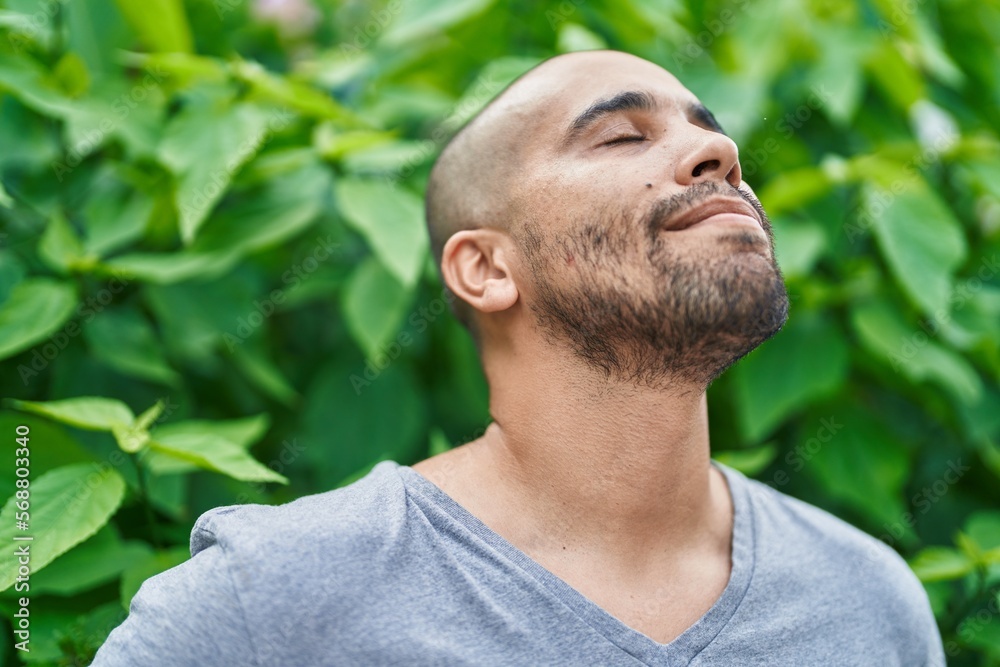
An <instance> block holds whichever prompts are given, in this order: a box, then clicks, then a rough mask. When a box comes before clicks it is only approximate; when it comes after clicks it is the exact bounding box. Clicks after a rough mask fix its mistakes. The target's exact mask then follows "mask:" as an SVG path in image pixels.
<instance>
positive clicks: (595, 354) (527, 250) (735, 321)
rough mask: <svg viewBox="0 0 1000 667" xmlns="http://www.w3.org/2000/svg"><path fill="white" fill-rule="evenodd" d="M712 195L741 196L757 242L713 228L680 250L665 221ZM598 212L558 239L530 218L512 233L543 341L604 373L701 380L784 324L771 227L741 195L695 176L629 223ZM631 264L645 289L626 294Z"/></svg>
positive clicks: (634, 379)
mask: <svg viewBox="0 0 1000 667" xmlns="http://www.w3.org/2000/svg"><path fill="white" fill-rule="evenodd" d="M720 194H721V195H724V196H740V197H742V198H743V199H745V200H746V201H748V202H750V203H751V205H753V206H754V208H755V209H756V210H757V212H758V214H759V215H760V217H761V219H762V220H763V226H764V230H765V232H766V239H765V237H764V236H762V235H760V234H758V233H753V232H751V231H745V232H744V231H739V230H736V229H733V230H731V231H729V230H727V231H726V232H724V233H720V234H717V235H715V238H716V239H717V240H718V246H717V247H714V248H713V249H714V252H708V253H706V252H700V253H698V255H697V256H691V255H690V254H689V255H687V256H684V255H683V254H682V253H680V252H679V251H678V248H676V247H674V246H673V245H672V244H671V238H669V237H670V235H671V234H672V232H664V231H663V226H664V223H665V222H666V221H667V220H668V219H670V218H671V217H672V216H674V215H675V214H676V213H678V212H680V211H683V210H686V209H687V208H689V207H690V206H692V205H694V204H696V203H697V202H698V201H699V200H701V199H703V198H706V197H710V196H715V195H720ZM599 218H600V220H599V222H596V223H595V222H588V223H585V224H582V225H580V226H578V227H575V228H573V230H572V231H571V232H570V233H569V234H568V235H565V236H562V237H560V238H557V239H545V238H542V237H541V236H540V235H539V234H538V233H537V229H536V228H535V227H534V226H533V225H531V224H529V225H525V226H523V227H522V228H521V230H520V233H519V234H518V235H517V236H518V240H519V245H520V246H521V248H522V251H523V252H524V254H525V257H526V259H527V260H528V262H529V264H530V266H531V267H532V272H533V285H532V288H533V290H532V291H533V299H532V301H531V303H530V305H531V309H532V311H533V312H534V314H535V318H536V321H537V323H538V325H539V327H540V328H541V329H542V331H543V332H544V333H545V335H546V338H547V339H548V340H549V341H550V342H551V343H553V344H556V345H566V344H569V346H570V347H571V349H572V350H573V352H574V353H575V355H576V356H577V357H579V358H580V359H582V360H583V361H584V362H585V363H586V364H587V365H588V366H590V367H591V368H593V369H596V370H598V371H599V372H600V373H602V374H603V375H604V376H605V377H606V378H607V379H608V380H610V381H615V382H622V383H630V384H633V385H636V386H646V387H651V388H670V387H676V386H677V385H678V383H682V384H694V385H696V386H704V387H707V386H708V385H709V384H710V383H711V382H712V381H713V380H714V379H715V378H716V377H718V376H719V375H720V374H721V373H722V372H724V371H725V370H726V369H727V368H729V367H730V366H731V365H732V364H734V363H736V361H738V360H739V359H741V358H742V357H744V356H745V355H746V354H748V353H749V352H750V351H751V350H753V349H754V348H756V347H757V346H758V345H760V344H761V343H763V342H764V341H765V340H767V339H768V338H770V337H771V336H773V335H774V334H775V333H777V331H778V330H779V329H780V328H781V327H782V326H783V325H784V323H785V320H786V319H787V316H788V295H787V292H786V290H785V284H784V280H783V278H782V276H781V271H780V269H779V267H778V265H777V262H776V261H775V259H774V253H773V237H772V235H771V226H770V222H769V221H768V219H767V216H766V214H765V213H764V211H763V209H762V207H761V206H760V204H759V202H757V200H756V199H755V198H754V197H752V196H751V195H749V194H748V193H744V192H742V191H739V190H737V189H736V188H733V187H732V186H728V185H727V186H723V185H721V184H716V183H701V184H697V185H695V186H692V187H690V188H689V189H688V190H687V191H686V192H685V193H683V194H681V195H675V196H674V197H671V198H668V199H665V200H661V201H659V202H657V204H656V205H655V206H654V207H653V208H652V209H651V210H650V211H648V212H647V213H646V215H645V216H643V218H642V219H641V221H640V222H639V223H638V225H637V224H636V222H635V221H634V216H629V215H628V213H627V212H625V211H619V212H617V213H616V212H614V211H610V210H609V211H603V212H602V214H601V215H600V216H599ZM679 233H683V232H679ZM643 240H644V241H645V243H644V245H643V244H642V241H643ZM768 246H770V252H767V251H768ZM643 251H645V252H643ZM766 252H767V254H765V253H766ZM569 262H571V263H572V266H573V267H575V270H573V271H571V272H569V273H568V274H567V277H568V278H570V280H569V281H565V280H564V281H554V280H552V276H553V274H552V272H553V271H567V264H568V263H569ZM630 262H632V263H636V262H638V263H640V264H642V265H643V266H644V269H645V270H646V271H648V272H649V273H650V275H651V277H652V284H653V285H655V286H656V289H655V293H652V294H650V293H644V291H643V290H640V289H637V287H636V286H635V284H634V282H635V281H634V275H635V272H634V269H633V270H632V271H631V272H630V271H626V269H627V268H628V264H629V263H630ZM630 274H631V275H632V276H633V277H632V278H629V275H630ZM645 291H646V292H648V290H645Z"/></svg>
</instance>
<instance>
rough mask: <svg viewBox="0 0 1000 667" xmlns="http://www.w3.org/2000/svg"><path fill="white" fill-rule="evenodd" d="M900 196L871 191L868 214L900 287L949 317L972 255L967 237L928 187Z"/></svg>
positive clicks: (928, 308) (932, 311)
mask: <svg viewBox="0 0 1000 667" xmlns="http://www.w3.org/2000/svg"><path fill="white" fill-rule="evenodd" d="M913 183H916V181H911V184H910V185H909V186H908V187H907V188H906V189H904V190H903V191H902V192H900V193H899V194H898V195H897V194H893V192H892V191H887V190H882V189H876V188H874V187H869V188H866V190H865V196H864V201H865V208H866V213H867V216H868V217H869V219H870V220H871V223H872V228H873V230H874V233H875V237H876V238H877V239H878V242H879V247H880V248H881V250H882V254H883V256H884V257H885V259H886V262H887V263H888V264H889V267H890V268H891V269H892V272H893V275H894V276H895V277H896V280H897V281H898V282H899V284H900V286H901V287H902V288H903V290H904V291H905V292H906V294H907V295H908V296H909V297H910V299H911V300H912V301H913V303H914V304H915V305H917V306H918V307H920V308H921V309H922V310H923V311H924V312H926V313H928V314H932V315H935V316H941V315H944V314H946V313H947V312H948V297H949V295H950V294H951V290H952V274H953V272H954V271H955V269H956V268H957V267H958V266H959V265H960V264H961V263H962V260H964V259H965V255H966V243H965V235H964V233H963V232H962V227H961V225H959V223H958V221H957V220H955V218H954V216H953V215H952V213H951V211H950V210H949V209H948V207H947V206H945V205H944V204H943V203H941V201H940V199H938V197H937V196H936V195H934V194H933V193H932V192H931V191H930V189H929V188H927V187H926V186H925V185H922V184H921V185H914V184H913Z"/></svg>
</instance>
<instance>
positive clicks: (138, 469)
mask: <svg viewBox="0 0 1000 667" xmlns="http://www.w3.org/2000/svg"><path fill="white" fill-rule="evenodd" d="M129 456H131V457H132V464H133V465H135V476H136V477H137V478H138V480H139V496H140V497H141V498H142V506H143V508H144V509H145V512H146V522H147V523H148V524H149V536H150V540H151V541H152V543H153V546H154V547H156V548H157V549H161V548H162V547H163V545H162V543H161V542H160V538H159V531H158V529H157V527H156V516H155V515H154V514H153V505H152V503H150V501H149V488H148V487H147V486H146V475H145V471H144V470H143V467H142V465H140V464H139V457H138V455H136V454H135V453H132V454H129Z"/></svg>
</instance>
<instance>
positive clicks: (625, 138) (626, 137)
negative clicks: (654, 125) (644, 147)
mask: <svg viewBox="0 0 1000 667" xmlns="http://www.w3.org/2000/svg"><path fill="white" fill-rule="evenodd" d="M645 140H646V137H645V136H644V135H641V134H623V135H620V136H617V137H612V138H611V139H608V140H607V141H605V142H603V143H602V144H601V145H602V146H613V145H615V144H624V143H627V142H629V141H645Z"/></svg>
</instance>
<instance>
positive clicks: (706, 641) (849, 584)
mask: <svg viewBox="0 0 1000 667" xmlns="http://www.w3.org/2000/svg"><path fill="white" fill-rule="evenodd" d="M713 464H714V465H716V466H717V467H718V468H719V469H720V470H722V471H723V472H724V473H725V476H726V479H727V480H728V482H729V487H730V490H731V493H732V496H733V502H734V509H735V514H734V528H733V551H732V572H731V574H730V578H729V583H728V584H727V586H726V588H725V590H724V591H723V592H722V595H721V597H720V598H719V599H718V600H717V601H716V603H715V604H714V605H713V606H712V608H711V609H709V610H708V611H707V612H706V613H705V615H704V616H702V618H701V619H700V620H698V621H697V622H696V623H695V624H694V625H693V626H691V627H690V628H688V629H687V630H686V631H685V632H684V633H683V634H681V635H680V636H679V637H677V638H676V639H675V640H674V641H672V642H670V643H669V644H660V643H658V642H656V641H654V640H652V639H650V638H649V637H647V636H646V635H644V634H642V633H640V632H637V631H636V630H633V629H632V628H630V627H629V626H627V625H626V624H625V623H623V622H621V621H619V620H618V619H617V618H615V617H614V616H612V615H611V614H609V613H607V612H606V611H604V610H603V609H602V608H601V607H599V606H598V605H596V604H594V603H593V602H591V601H590V600H589V599H587V598H586V597H585V596H584V595H582V594H581V593H579V592H577V591H576V590H575V589H574V588H572V587H571V586H569V585H568V584H567V583H565V582H564V581H563V580H561V579H559V578H558V577H556V576H555V575H553V574H552V573H551V572H549V571H548V570H546V569H545V568H543V567H542V566H541V565H539V564H538V563H537V562H535V561H533V560H532V559H531V558H530V557H528V556H527V555H526V554H525V553H524V552H522V551H520V550H519V549H517V548H516V547H514V546H513V545H512V544H511V543H510V542H508V541H507V540H505V539H504V538H503V537H501V536H500V535H499V534H498V533H496V532H494V531H493V530H491V529H490V528H489V527H487V526H486V524H484V523H483V522H481V521H480V520H478V519H477V518H476V517H474V516H473V515H472V514H470V513H469V512H468V511H466V510H465V509H464V508H463V507H462V506H461V505H459V504H458V503H457V502H455V501H454V500H453V499H452V498H451V497H450V496H448V495H447V494H445V493H444V492H443V491H442V490H441V489H440V488H438V487H437V486H436V485H434V484H433V483H431V482H430V481H429V480H428V479H427V478H425V477H423V476H422V475H420V474H419V473H417V472H416V471H415V470H413V469H412V468H410V467H408V466H402V465H399V464H398V463H395V462H392V461H383V462H381V463H379V464H378V465H376V466H375V468H374V469H373V470H372V471H371V472H370V473H369V474H368V475H367V476H365V477H364V478H362V479H360V480H359V481H357V482H354V483H353V484H351V485H349V486H346V487H343V488H340V489H336V490H334V491H328V492H326V493H320V494H316V495H312V496H306V497H304V498H299V499H298V500H295V501H294V502H290V503H287V504H285V505H280V506H276V507H270V506H264V505H235V506H230V507H221V508H217V509H214V510H211V511H209V512H206V513H205V514H204V515H202V516H201V517H200V518H199V519H198V521H197V523H196V524H195V526H194V529H193V530H192V532H191V554H192V558H191V559H190V560H188V561H187V562H185V563H183V564H181V565H179V566H177V567H175V568H173V569H171V570H168V571H166V572H163V573H162V574H159V575H157V576H155V577H153V578H151V579H149V580H148V581H146V582H145V583H144V584H143V586H142V588H141V589H140V591H139V593H138V594H137V595H136V596H135V598H134V599H133V600H132V605H131V607H130V610H129V616H128V618H127V619H126V620H125V622H124V623H123V624H122V625H121V626H120V627H118V628H117V629H116V630H115V631H114V632H112V633H111V636H110V637H109V638H108V641H107V642H106V643H105V645H104V646H103V647H102V648H101V650H100V652H99V653H98V654H97V658H96V660H95V662H94V663H93V664H94V665H95V666H97V667H115V666H118V665H121V666H123V667H136V666H137V665H164V666H166V665H184V666H191V667H195V666H197V667H205V666H207V665H240V666H257V667H264V666H266V665H293V666H295V667H308V666H310V665H363V666H366V667H368V666H376V665H448V666H452V665H489V666H490V667H495V666H504V667H506V666H520V665H531V666H539V665H574V666H578V665H726V666H729V665H790V666H791V665H794V666H795V667H802V666H803V665H838V666H842V665H878V666H879V667H889V666H892V665H899V666H901V667H920V666H927V665H933V666H935V667H943V666H944V664H945V661H944V652H943V650H942V646H941V637H940V635H939V634H938V629H937V627H936V625H935V622H934V618H933V615H932V613H931V609H930V605H929V603H928V600H927V595H926V594H925V592H924V590H923V587H922V586H921V585H920V583H919V581H918V580H917V579H916V577H914V575H913V574H912V572H911V571H910V569H909V568H908V567H907V565H906V563H905V562H904V561H903V560H902V559H901V558H900V557H899V556H898V555H897V554H896V553H895V552H894V551H892V550H891V549H890V548H888V547H887V546H886V545H884V544H883V543H882V542H879V541H878V540H875V539H874V538H872V537H870V536H868V535H866V534H864V533H863V532H861V531H859V530H857V529H856V528H853V527H851V526H850V525H848V524H847V523H845V522H843V521H841V520H840V519H837V518H836V517H834V516H832V515H830V514H828V513H826V512H824V511H822V510H820V509H818V508H816V507H813V506H811V505H808V504H806V503H803V502H801V501H799V500H796V499H794V498H791V497H789V496H786V495H784V494H782V493H779V492H778V491H775V490H774V489H772V488H770V487H768V486H766V485H764V484H761V483H760V482H757V481H755V480H751V479H748V478H747V477H745V476H744V475H743V474H741V473H739V472H737V471H736V470H734V469H732V468H729V467H727V466H725V465H722V464H719V463H713ZM653 598H654V600H653V602H648V603H646V604H645V606H644V612H645V613H649V614H655V613H656V612H657V608H658V604H659V603H658V602H656V601H655V598H656V595H655V592H654V595H653Z"/></svg>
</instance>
